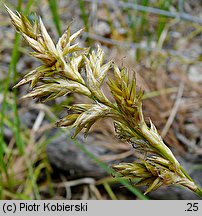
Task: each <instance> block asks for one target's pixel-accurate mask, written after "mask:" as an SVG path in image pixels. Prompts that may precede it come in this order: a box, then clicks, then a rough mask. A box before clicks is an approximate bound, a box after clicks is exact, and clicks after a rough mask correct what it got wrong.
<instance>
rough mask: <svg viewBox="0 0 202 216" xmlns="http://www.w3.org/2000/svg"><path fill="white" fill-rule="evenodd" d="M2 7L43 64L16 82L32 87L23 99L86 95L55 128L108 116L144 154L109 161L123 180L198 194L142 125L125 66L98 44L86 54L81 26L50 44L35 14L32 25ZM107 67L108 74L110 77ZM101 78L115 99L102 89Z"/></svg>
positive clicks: (86, 126) (86, 125) (85, 126)
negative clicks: (110, 58) (108, 57)
mask: <svg viewBox="0 0 202 216" xmlns="http://www.w3.org/2000/svg"><path fill="white" fill-rule="evenodd" d="M6 9H7V11H8V14H9V16H10V18H11V21H12V24H13V25H14V26H15V28H16V30H17V31H18V32H19V33H20V34H21V35H22V37H23V38H24V39H25V41H26V42H27V43H28V45H29V46H30V47H31V48H32V49H33V52H32V53H31V55H32V56H33V57H35V58H37V59H39V60H40V61H41V62H42V64H41V66H39V67H38V68H36V69H34V70H32V71H31V72H29V73H28V74H26V75H25V76H24V78H23V79H22V80H21V81H20V82H19V83H18V84H17V85H16V86H15V87H19V86H21V85H24V84H27V83H29V84H30V87H31V91H30V92H29V93H28V94H27V95H25V96H24V97H25V98H27V97H33V98H38V99H40V100H42V101H48V100H53V99H55V98H58V97H61V96H65V95H67V94H69V93H78V94H81V95H84V96H87V97H88V98H90V99H91V100H92V103H91V104H76V105H72V106H69V107H67V110H68V114H67V116H65V117H64V118H63V119H61V120H59V121H58V122H57V126H59V127H68V126H71V127H73V128H75V133H74V135H73V137H75V136H76V135H77V134H78V133H79V132H80V131H81V130H84V132H85V134H87V133H88V131H89V130H90V128H91V126H92V125H93V124H94V123H95V122H96V121H97V120H99V119H102V118H112V119H113V121H114V126H115V131H116V133H117V135H118V137H119V138H120V139H122V140H123V141H125V142H128V143H129V144H131V145H132V146H133V147H134V148H136V149H137V151H139V152H141V153H142V154H143V155H144V157H143V159H140V160H139V161H135V162H133V163H121V164H118V165H114V166H113V169H114V170H116V171H117V172H118V173H119V174H120V175H121V176H123V177H125V178H130V179H137V180H138V181H137V185H145V186H148V188H147V190H146V193H148V192H150V191H151V190H155V189H157V188H159V187H160V186H162V185H173V184H178V185H182V186H184V187H187V188H188V189H190V190H192V191H193V192H195V193H196V194H198V195H199V196H202V191H201V189H200V188H199V187H198V186H197V185H196V184H195V183H194V181H193V180H192V179H191V178H190V177H189V175H188V174H187V173H186V172H185V171H184V169H183V168H182V167H181V165H180V164H179V162H178V161H177V159H176V158H175V157H174V155H173V154H172V152H171V151H170V149H169V148H168V147H167V146H166V145H165V144H164V142H163V140H162V138H161V136H160V135H159V134H158V132H157V130H156V128H155V126H154V125H153V123H152V122H150V126H148V125H147V124H146V123H145V121H144V116H143V113H142V97H143V92H142V90H141V89H139V90H137V87H136V80H135V78H134V79H132V80H130V79H129V74H128V70H127V69H126V68H119V67H118V66H117V65H116V64H115V63H113V62H111V61H109V62H106V63H105V59H104V56H105V54H104V51H103V50H102V49H101V47H100V46H98V47H97V50H96V51H92V52H89V49H87V48H82V47H80V46H79V43H75V40H76V39H77V38H78V37H79V35H80V34H81V33H82V31H83V29H81V30H79V31H77V32H76V33H74V34H71V31H70V26H68V28H67V30H66V31H65V32H64V34H63V35H62V36H61V37H60V38H59V40H58V42H57V43H56V44H55V43H54V42H53V40H52V39H51V37H50V35H49V34H48V32H47V30H46V28H45V26H44V24H43V22H42V20H41V19H40V18H39V19H38V20H35V22H34V23H31V22H30V21H29V20H28V19H27V18H26V17H25V16H23V15H22V14H21V13H19V12H16V13H14V12H13V11H11V10H10V9H9V8H8V7H6ZM109 70H111V71H112V72H113V78H112V77H109V75H108V71H109ZM104 80H106V81H107V85H108V87H109V89H110V92H111V94H112V96H113V98H114V102H111V101H110V100H109V99H108V98H107V97H106V95H105V94H104V92H103V91H102V84H103V82H104Z"/></svg>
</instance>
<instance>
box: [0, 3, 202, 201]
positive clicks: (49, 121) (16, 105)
mask: <svg viewBox="0 0 202 216" xmlns="http://www.w3.org/2000/svg"><path fill="white" fill-rule="evenodd" d="M4 3H5V4H6V5H7V6H8V7H10V8H11V9H12V10H19V11H21V12H22V13H23V14H25V15H27V16H28V18H29V19H30V20H31V21H33V20H34V19H35V14H37V15H39V16H41V17H42V20H43V21H44V24H45V26H46V27H47V29H48V32H49V33H50V35H51V36H52V38H53V39H54V41H57V40H58V38H59V37H60V36H61V34H62V32H64V31H65V30H66V28H67V26H68V25H69V24H70V23H71V30H72V32H75V31H77V30H79V29H80V28H82V27H85V32H84V33H83V34H82V36H81V37H80V39H79V42H80V44H82V46H85V47H93V48H94V47H95V46H96V44H101V46H102V48H103V49H104V51H105V53H106V61H108V60H110V59H113V60H114V61H115V62H116V63H117V64H119V65H120V66H126V67H128V69H129V70H130V71H131V72H132V73H134V71H135V72H136V77H137V84H138V86H140V87H141V88H143V90H144V92H145V97H144V102H143V110H144V114H145V118H146V120H147V121H149V118H151V120H152V121H153V123H154V124H155V125H156V127H157V129H158V131H159V133H160V134H161V135H162V137H163V138H164V140H165V143H166V144H167V145H168V146H169V147H170V148H171V149H172V151H173V152H174V154H175V156H176V157H177V159H178V160H179V161H180V162H181V163H182V165H183V166H184V168H185V169H186V170H187V172H188V173H189V174H190V175H191V176H192V178H193V179H194V180H195V181H196V182H197V183H198V184H199V185H200V186H201V187H202V87H201V84H202V46H201V45H202V1H200V0H187V1H184V0H178V1H177V0H173V1H172V0H150V1H149V0H131V1H129V0H125V1H124V0H122V1H121V0H120V1H118V0H107V1H105V0H97V1H96V0H75V1H71V0H58V1H56V0H18V1H17V0H10V1H9V0H6V1H2V0H0V62H1V63H0V199H98V200H99V199H100V200H102V199H122V200H123V199H124V200H127V199H198V197H196V196H195V195H194V194H193V193H191V192H189V191H187V190H186V189H182V188H180V187H177V186H172V187H162V188H160V189H158V190H157V191H154V192H151V193H149V194H148V195H147V196H144V195H143V192H144V188H135V187H133V189H131V188H130V186H131V184H130V182H128V187H126V186H123V185H122V184H121V183H120V182H119V181H118V180H117V179H115V178H114V177H113V176H111V175H110V173H109V172H108V167H109V166H110V165H111V164H116V163H119V162H124V161H127V162H128V161H130V162H132V161H134V160H135V158H136V156H137V153H136V152H135V150H134V149H133V148H132V147H131V146H129V145H128V144H127V143H121V142H120V141H119V140H118V139H117V137H116V134H115V132H114V129H113V124H112V123H111V121H110V120H105V121H101V122H99V123H98V124H96V126H95V127H94V128H93V129H92V130H91V131H90V134H89V136H88V137H87V138H86V139H85V138H84V137H83V136H82V134H81V135H79V136H78V138H77V140H71V131H69V130H68V129H65V130H64V129H59V128H56V127H55V122H56V121H57V119H58V118H61V117H62V116H64V114H65V113H66V110H64V105H70V104H72V103H77V102H81V101H83V102H85V100H86V99H85V98H81V97H80V96H78V95H69V96H66V97H61V98H59V99H57V100H54V101H51V102H49V103H45V104H42V103H40V102H39V101H35V100H32V99H27V100H21V99H20V98H21V97H22V96H23V95H25V94H26V93H27V92H28V91H29V90H30V89H29V86H28V85H25V86H22V87H20V88H18V89H12V87H13V86H14V85H15V84H16V83H17V82H18V81H19V80H20V79H21V78H22V77H23V75H24V74H26V73H27V72H29V71H30V70H32V69H33V68H36V67H37V66H38V65H39V64H40V63H39V62H38V61H36V60H35V59H34V58H32V57H31V56H29V51H30V50H29V48H27V45H26V44H25V42H24V41H23V39H22V38H20V37H19V35H18V34H16V33H15V31H14V28H13V27H12V25H11V22H10V19H9V16H8V14H7V13H6V11H5V8H4Z"/></svg>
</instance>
